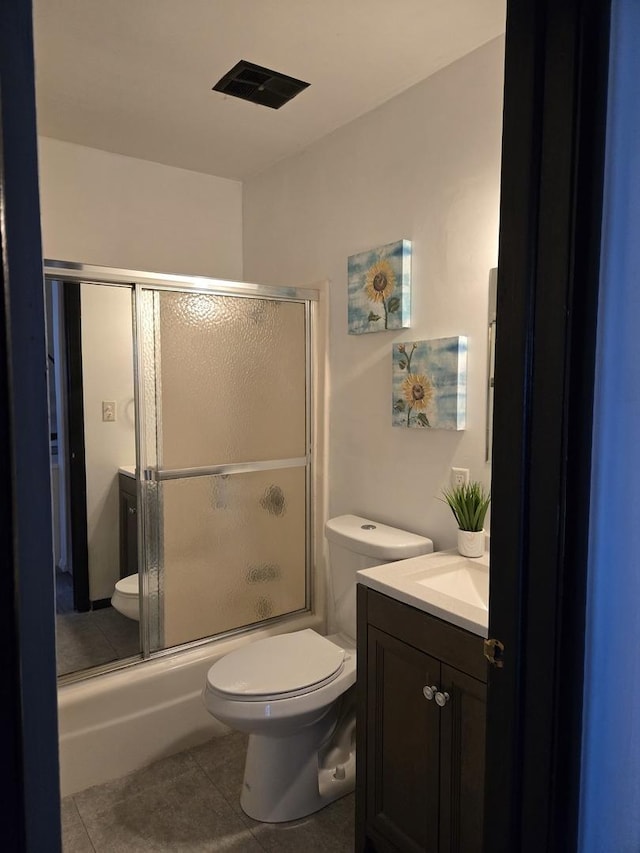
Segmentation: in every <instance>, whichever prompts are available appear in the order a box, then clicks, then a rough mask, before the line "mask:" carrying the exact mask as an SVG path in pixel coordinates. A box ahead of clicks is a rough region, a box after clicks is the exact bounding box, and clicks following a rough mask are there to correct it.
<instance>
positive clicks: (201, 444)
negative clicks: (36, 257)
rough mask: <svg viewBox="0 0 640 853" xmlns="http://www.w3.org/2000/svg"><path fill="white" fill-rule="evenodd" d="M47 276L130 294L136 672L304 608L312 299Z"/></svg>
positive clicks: (59, 273)
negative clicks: (139, 663) (141, 665)
mask: <svg viewBox="0 0 640 853" xmlns="http://www.w3.org/2000/svg"><path fill="white" fill-rule="evenodd" d="M45 272H46V278H47V279H49V280H55V281H59V282H75V283H77V284H79V283H82V284H83V286H85V285H86V284H88V283H91V285H92V286H95V287H100V286H101V285H102V286H104V285H106V284H108V285H110V286H113V285H117V286H119V287H122V288H128V290H129V292H130V297H131V328H132V344H133V358H134V365H133V370H134V388H135V419H134V420H135V446H136V465H135V479H136V489H137V523H138V578H139V603H140V623H139V624H140V655H139V656H138V658H137V659H138V660H144V659H147V658H151V657H157V656H158V655H162V654H166V653H167V652H169V651H175V650H177V649H183V648H185V647H189V646H193V645H197V644H200V643H206V642H209V641H210V640H211V638H219V637H222V636H229V635H230V634H234V633H238V632H241V631H245V630H247V629H249V628H251V627H254V626H258V625H264V624H265V623H269V622H273V621H276V620H280V619H284V618H286V617H287V616H289V615H291V614H295V613H300V612H303V611H305V610H310V609H311V608H312V604H313V602H312V600H311V599H312V582H311V581H312V554H313V542H312V525H311V518H312V499H313V488H312V484H313V468H312V462H313V429H312V420H313V419H312V403H313V401H312V368H313V366H312V352H313V346H312V343H313V341H312V336H313V325H314V311H315V303H316V300H317V298H318V294H317V292H316V291H311V290H306V289H304V290H302V289H301V290H298V289H295V288H272V287H265V286H260V285H251V284H244V283H234V282H223V281H217V280H210V279H202V278H182V277H178V276H167V275H157V274H149V273H138V272H133V271H128V270H113V269H106V268H101V267H88V266H86V265H81V264H71V263H67V262H58V261H47V262H45ZM98 396H100V395H98ZM103 399H106V400H109V399H110V397H109V390H108V387H107V385H105V388H104V394H103ZM103 408H104V403H103ZM103 420H104V418H103ZM108 426H110V425H105V427H107V428H108ZM105 434H106V433H105ZM128 462H129V460H122V461H121V463H120V464H122V465H124V464H127V463H128ZM87 476H88V477H89V476H91V472H90V471H87ZM113 477H114V478H117V477H118V467H117V466H116V465H115V464H114V467H113ZM112 575H113V578H112V579H113V584H114V586H115V583H116V581H117V580H118V578H119V574H118V570H117V567H116V566H114V567H113V572H112ZM131 662H132V661H131V659H130V658H129V659H127V660H126V661H124V663H126V664H129V663H131ZM122 664H123V662H122V661H119V662H118V663H117V664H108V665H105V666H101V667H99V671H104V670H106V669H113V668H115V666H120V665H122ZM93 671H94V670H92V671H91V672H93ZM83 674H87V671H86V670H85V671H84V673H79V675H80V676H81V675H83ZM70 677H73V678H77V677H78V674H77V673H76V674H75V675H74V676H70Z"/></svg>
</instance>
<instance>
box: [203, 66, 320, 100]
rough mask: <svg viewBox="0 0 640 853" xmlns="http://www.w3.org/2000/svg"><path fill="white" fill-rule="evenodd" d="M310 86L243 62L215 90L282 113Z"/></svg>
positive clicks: (284, 75)
mask: <svg viewBox="0 0 640 853" xmlns="http://www.w3.org/2000/svg"><path fill="white" fill-rule="evenodd" d="M308 85H309V84H308V83H305V82H304V81H303V80H296V78H295V77H287V75H286V74H281V73H280V72H279V71H271V69H269V68H263V67H262V66H261V65H254V64H253V62H247V61H246V60H245V59H241V60H240V62H238V64H237V65H234V67H233V68H232V69H231V71H228V72H227V73H226V74H225V75H224V77H221V78H220V80H218V82H217V83H216V85H215V86H214V87H213V91H214V92H224V94H225V95H232V96H233V97H234V98H243V100H245V101H252V102H253V103H254V104H262V106H263V107H271V108H272V109H274V110H279V109H280V107H281V106H283V105H284V104H286V103H287V101H290V100H291V98H295V96H296V95H297V94H298V93H299V92H302V90H303V89H306V88H307V86H308Z"/></svg>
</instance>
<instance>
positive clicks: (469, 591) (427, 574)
mask: <svg viewBox="0 0 640 853" xmlns="http://www.w3.org/2000/svg"><path fill="white" fill-rule="evenodd" d="M407 579H408V580H412V581H413V582H414V583H418V584H421V585H422V586H426V587H429V589H434V590H436V591H437V592H441V593H444V594H445V595H449V596H451V597H452V598H456V599H459V600H460V601H466V602H467V604H472V605H474V606H475V607H482V608H483V609H484V610H488V608H489V574H488V572H487V570H486V569H485V568H484V567H483V568H479V567H478V566H477V565H476V564H475V563H472V562H471V560H467V561H466V564H463V565H460V563H459V562H458V561H453V562H451V563H449V564H445V565H441V566H439V567H438V568H433V569H426V570H425V571H422V572H417V573H416V574H415V575H409V576H408V578H407Z"/></svg>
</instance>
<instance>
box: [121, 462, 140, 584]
mask: <svg viewBox="0 0 640 853" xmlns="http://www.w3.org/2000/svg"><path fill="white" fill-rule="evenodd" d="M118 493H119V501H120V503H119V506H120V512H119V525H120V529H119V538H120V577H121V578H124V577H126V576H127V575H133V574H135V573H136V572H137V571H138V496H137V493H136V481H135V478H134V477H128V476H127V475H126V474H122V473H119V474H118Z"/></svg>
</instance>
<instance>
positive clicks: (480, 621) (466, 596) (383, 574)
mask: <svg viewBox="0 0 640 853" xmlns="http://www.w3.org/2000/svg"><path fill="white" fill-rule="evenodd" d="M358 582H359V583H362V584H364V585H365V586H368V587H370V588H371V589H374V590H376V591H378V592H381V593H383V594H384V595H388V596H390V597H391V598H395V599H396V600H397V601H402V602H404V603H405V604H410V605H411V606H412V607H417V608H418V609H419V610H423V611H424V612H425V613H431V614H432V615H433V616H437V617H438V618H440V619H444V620H446V621H447V622H450V623H451V624H453V625H458V626H459V627H460V628H464V629H465V630H467V631H472V632H473V633H474V634H478V635H480V636H481V637H486V636H487V630H488V622H489V555H488V554H484V555H483V556H482V557H478V558H476V559H469V557H462V556H461V555H460V554H458V552H457V551H455V550H452V551H434V553H432V554H423V555H422V556H420V557H412V558H411V559H408V560H398V561H397V562H395V563H385V564H383V565H381V566H375V567H373V568H371V569H361V570H360V571H359V572H358Z"/></svg>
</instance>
